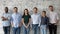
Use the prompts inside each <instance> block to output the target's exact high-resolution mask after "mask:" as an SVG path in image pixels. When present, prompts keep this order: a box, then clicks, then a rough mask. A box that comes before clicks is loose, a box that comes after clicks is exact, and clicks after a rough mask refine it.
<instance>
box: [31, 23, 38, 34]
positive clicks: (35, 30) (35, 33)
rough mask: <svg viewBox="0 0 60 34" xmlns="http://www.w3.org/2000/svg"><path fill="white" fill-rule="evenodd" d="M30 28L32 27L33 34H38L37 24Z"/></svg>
mask: <svg viewBox="0 0 60 34" xmlns="http://www.w3.org/2000/svg"><path fill="white" fill-rule="evenodd" d="M32 27H33V31H34V34H37V32H38V24H33V25H32Z"/></svg>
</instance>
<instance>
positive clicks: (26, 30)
mask: <svg viewBox="0 0 60 34" xmlns="http://www.w3.org/2000/svg"><path fill="white" fill-rule="evenodd" d="M23 30H24V31H23V33H24V34H29V31H30V28H29V27H28V28H25V26H23Z"/></svg>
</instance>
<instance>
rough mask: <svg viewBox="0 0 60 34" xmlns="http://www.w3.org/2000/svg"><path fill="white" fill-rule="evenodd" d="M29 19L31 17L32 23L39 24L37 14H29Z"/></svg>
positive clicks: (39, 19)
mask: <svg viewBox="0 0 60 34" xmlns="http://www.w3.org/2000/svg"><path fill="white" fill-rule="evenodd" d="M31 19H32V22H33V23H32V24H39V25H40V22H41V17H40V15H39V14H33V15H31Z"/></svg>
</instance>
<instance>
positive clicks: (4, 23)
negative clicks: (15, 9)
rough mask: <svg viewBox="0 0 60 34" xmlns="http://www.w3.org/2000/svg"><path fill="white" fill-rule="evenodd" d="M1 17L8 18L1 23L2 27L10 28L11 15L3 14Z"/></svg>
mask: <svg viewBox="0 0 60 34" xmlns="http://www.w3.org/2000/svg"><path fill="white" fill-rule="evenodd" d="M2 16H3V17H5V18H8V20H5V21H2V24H3V26H10V18H11V15H10V14H9V13H3V15H2Z"/></svg>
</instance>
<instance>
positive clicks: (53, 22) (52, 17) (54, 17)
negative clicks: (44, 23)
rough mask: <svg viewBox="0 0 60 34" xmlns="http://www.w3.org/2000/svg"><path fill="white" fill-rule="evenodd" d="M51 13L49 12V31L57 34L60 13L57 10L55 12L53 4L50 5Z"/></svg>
mask: <svg viewBox="0 0 60 34" xmlns="http://www.w3.org/2000/svg"><path fill="white" fill-rule="evenodd" d="M49 10H50V12H49V14H48V17H49V21H50V23H49V32H50V34H53V33H54V34H57V24H58V22H59V17H58V14H57V13H56V12H54V9H53V6H52V5H50V6H49Z"/></svg>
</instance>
